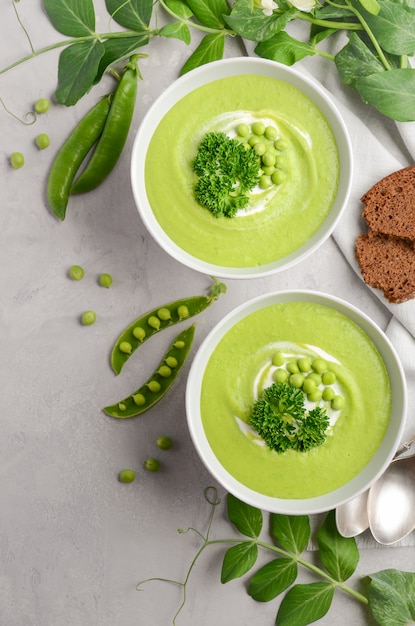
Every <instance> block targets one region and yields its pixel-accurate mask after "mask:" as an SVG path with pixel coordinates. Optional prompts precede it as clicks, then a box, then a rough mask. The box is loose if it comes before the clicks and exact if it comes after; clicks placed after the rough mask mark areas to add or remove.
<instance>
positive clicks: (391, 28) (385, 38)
mask: <svg viewBox="0 0 415 626" xmlns="http://www.w3.org/2000/svg"><path fill="white" fill-rule="evenodd" d="M363 15H364V18H365V20H366V22H367V23H368V25H369V27H370V29H371V31H372V32H373V34H374V36H375V37H376V39H377V40H378V42H379V45H380V46H381V47H382V48H383V50H386V52H390V53H391V54H398V55H401V54H408V55H412V54H413V53H414V51H415V10H414V9H413V8H411V7H409V6H407V5H404V4H401V3H399V2H396V1H395V0H382V4H381V10H380V11H379V13H378V15H372V14H370V13H368V12H367V11H363Z"/></svg>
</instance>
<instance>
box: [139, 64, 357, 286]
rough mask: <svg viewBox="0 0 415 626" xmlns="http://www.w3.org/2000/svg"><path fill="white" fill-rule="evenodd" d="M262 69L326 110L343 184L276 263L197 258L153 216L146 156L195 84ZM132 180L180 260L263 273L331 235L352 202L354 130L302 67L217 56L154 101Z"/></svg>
mask: <svg viewBox="0 0 415 626" xmlns="http://www.w3.org/2000/svg"><path fill="white" fill-rule="evenodd" d="M249 72H250V73H260V74H261V75H264V76H269V77H272V78H276V79H279V80H286V82H290V84H292V85H293V86H294V87H296V88H297V89H299V90H301V91H303V92H304V93H305V95H306V96H308V97H309V98H310V99H311V100H312V101H313V102H314V103H315V104H316V105H317V106H318V107H319V109H320V110H321V111H322V113H323V114H324V115H325V117H326V119H327V121H328V123H329V125H330V127H331V129H332V132H333V134H334V136H335V139H336V143H337V147H338V152H339V159H340V174H339V186H338V190H337V195H336V198H335V200H334V203H333V205H332V207H331V209H330V213H329V214H328V216H327V217H326V219H325V220H324V222H323V224H321V225H320V227H319V228H318V230H317V231H316V232H315V233H314V234H313V235H312V236H311V237H310V238H309V239H308V241H307V242H305V243H304V244H303V245H302V246H300V247H299V248H298V249H297V250H295V251H294V252H292V253H290V254H289V255H287V256H286V257H283V258H282V259H278V260H276V261H274V262H272V263H268V264H264V265H259V266H254V267H249V268H232V267H227V266H222V265H216V264H214V263H209V262H207V261H203V260H201V259H198V258H197V257H195V256H193V255H191V254H189V253H188V252H186V251H185V250H183V249H182V248H180V247H179V246H178V245H177V244H176V243H175V242H174V241H173V240H172V239H171V238H170V237H169V236H168V235H167V234H166V233H165V232H164V230H163V229H162V228H161V226H160V224H159V223H158V221H157V219H156V218H155V217H154V215H153V212H152V210H151V207H150V204H149V202H148V199H147V194H146V190H145V176H144V167H145V157H146V153H147V148H148V145H149V143H150V140H151V137H152V135H153V133H154V131H155V129H156V128H157V125H158V123H159V122H160V120H161V119H162V118H163V116H164V115H165V114H166V113H167V112H168V111H169V110H170V108H171V107H172V106H173V105H174V104H175V103H176V102H178V101H179V100H180V99H181V98H183V97H184V96H185V95H187V94H188V93H190V92H191V91H193V90H194V89H196V88H198V87H200V86H202V85H204V84H206V83H208V82H212V81H214V80H217V79H219V78H225V77H229V76H235V75H239V74H246V73H249ZM130 179H131V187H132V192H133V197H134V201H135V204H136V207H137V210H138V213H139V215H140V217H141V220H142V221H143V223H144V225H145V227H146V229H147V230H148V232H149V233H150V234H151V235H152V237H153V238H154V240H155V241H156V242H157V243H158V245H160V247H161V248H162V249H163V250H164V251H165V252H166V253H167V254H169V255H170V256H171V257H173V258H174V259H175V260H176V261H179V262H180V263H182V264H183V265H185V266H187V267H190V268H191V269H194V270H196V271H198V272H201V273H203V274H207V275H210V276H212V275H214V276H217V277H218V278H228V279H233V278H235V279H249V278H262V277H265V276H270V275H273V274H276V273H277V272H279V271H283V270H286V269H289V268H291V267H293V266H294V265H296V264H297V263H300V262H301V261H303V260H304V259H305V258H307V257H308V256H309V255H311V254H312V253H313V252H315V251H316V250H317V249H318V248H319V247H320V246H321V245H323V243H324V242H325V241H326V240H327V239H328V237H330V235H331V234H332V232H333V230H334V229H335V227H336V226H337V224H338V222H339V220H340V218H341V217H342V215H343V211H344V209H345V207H346V205H347V202H348V199H349V196H350V192H351V185H352V179H353V150H352V144H351V139H350V135H349V131H348V129H347V126H346V123H345V121H344V120H343V117H342V115H341V113H340V111H339V109H338V108H337V106H336V104H335V103H334V101H333V99H332V96H331V94H329V93H328V92H327V91H326V90H325V89H324V88H323V86H321V85H320V84H318V83H317V82H316V81H314V80H313V79H312V78H311V77H308V76H306V75H303V74H302V73H300V72H299V71H298V70H297V69H294V68H292V67H290V66H287V65H283V64H281V63H278V62H276V61H271V60H269V59H263V58H261V57H232V58H228V59H221V60H218V61H212V62H210V63H207V64H205V65H202V66H200V67H198V68H195V69H193V70H191V71H190V72H188V73H186V74H184V75H183V76H181V77H179V78H178V79H176V80H175V81H174V82H173V83H171V84H170V85H169V86H168V87H167V89H166V90H165V91H164V92H163V93H161V94H160V95H159V96H158V97H157V98H156V100H155V101H154V102H153V103H152V105H151V106H150V108H149V109H148V110H147V112H146V114H145V116H144V117H143V119H142V121H141V123H140V125H139V128H138V131H137V134H136V136H135V139H134V142H133V146H132V152H131V162H130Z"/></svg>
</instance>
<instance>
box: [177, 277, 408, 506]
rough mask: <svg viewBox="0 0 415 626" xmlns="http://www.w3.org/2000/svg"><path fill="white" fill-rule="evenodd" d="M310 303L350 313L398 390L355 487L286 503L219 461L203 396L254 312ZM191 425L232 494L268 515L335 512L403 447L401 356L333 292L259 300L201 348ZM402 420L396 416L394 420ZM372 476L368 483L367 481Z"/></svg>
mask: <svg viewBox="0 0 415 626" xmlns="http://www.w3.org/2000/svg"><path fill="white" fill-rule="evenodd" d="M288 301H290V302H292V301H309V302H314V303H318V304H322V305H325V306H328V307H332V308H335V310H337V311H339V312H341V313H343V314H345V315H346V316H347V317H349V318H350V319H351V320H352V321H354V322H355V323H356V324H358V325H359V326H360V327H361V328H362V330H363V331H364V332H366V334H367V335H368V336H369V337H370V338H371V339H372V341H373V342H374V344H375V345H376V347H377V349H378V351H379V353H380V354H381V356H382V358H383V359H384V361H385V365H386V368H387V370H388V374H389V377H390V381H391V387H392V392H393V393H392V408H391V418H390V420H389V425H388V428H387V432H386V434H385V436H384V438H383V441H382V443H381V444H380V446H379V448H378V450H377V452H376V453H375V455H374V456H373V457H372V459H371V460H370V461H369V463H368V464H367V465H366V466H365V467H364V468H363V469H362V470H361V471H360V472H359V474H357V476H355V477H354V478H352V479H351V480H350V481H349V482H347V483H346V484H345V485H342V486H341V487H339V488H338V489H335V490H334V491H331V492H329V493H327V494H323V495H321V496H317V497H312V498H303V499H283V498H275V497H271V496H267V495H264V494H261V493H258V492H256V491H254V490H252V489H250V488H249V487H246V486H245V485H243V484H242V483H240V482H239V481H237V480H236V479H235V478H234V477H233V476H232V475H231V474H230V473H229V472H228V471H227V470H226V469H225V468H224V467H223V466H222V464H221V463H220V462H219V461H218V459H217V458H216V456H215V454H214V452H213V450H212V449H211V447H210V444H209V442H208V440H207V437H206V435H205V432H204V429H203V424H202V420H201V416H200V392H201V386H202V379H203V372H204V368H205V366H206V364H207V362H208V360H209V358H210V356H211V354H212V352H213V350H214V348H215V347H216V345H217V344H218V342H219V341H220V340H221V339H222V337H223V336H224V335H225V334H226V332H227V331H228V330H229V329H230V328H232V327H233V325H234V324H235V323H236V322H238V321H240V320H241V319H243V318H244V317H245V316H246V315H248V314H249V313H251V312H253V311H256V310H258V309H260V308H262V307H263V306H268V305H270V304H276V303H281V302H288ZM185 407H186V420H187V425H188V429H189V433H190V436H191V439H192V442H193V444H194V446H195V448H196V451H197V453H198V455H199V457H200V459H201V461H202V462H203V464H204V465H205V467H206V469H207V470H208V471H209V472H210V474H211V475H212V476H213V477H214V478H215V479H216V480H217V482H218V483H219V484H221V485H222V487H224V488H225V489H226V490H227V491H228V492H230V493H232V494H233V495H234V496H236V497H237V498H239V499H240V500H242V501H243V502H246V503H247V504H250V505H252V506H255V507H257V508H259V509H262V510H264V511H269V512H273V513H280V514H287V515H304V514H306V515H311V514H316V513H323V512H327V511H329V510H332V509H335V508H337V507H338V506H340V505H341V504H343V503H344V502H346V501H348V500H350V499H352V498H353V497H355V496H357V495H359V494H360V493H363V492H364V491H366V490H367V489H368V488H369V487H370V486H371V485H372V484H373V483H374V482H375V481H376V480H377V479H378V478H379V477H380V476H381V474H382V473H383V472H384V471H385V469H386V467H387V466H388V465H389V463H390V462H391V460H392V458H393V456H394V454H395V452H396V450H397V448H398V446H399V445H400V443H401V438H402V435H403V431H404V427H405V419H406V413H407V386H406V378H405V373H404V370H403V366H402V364H401V361H400V359H399V357H398V354H397V352H396V350H395V348H394V346H393V344H392V343H391V341H390V340H389V338H388V337H387V335H386V334H385V333H384V332H383V330H382V329H381V328H380V327H379V326H378V325H377V324H376V323H375V322H374V321H373V320H371V318H370V317H369V316H368V315H367V314H366V313H364V312H363V311H361V310H360V309H358V308H357V307H356V306H354V305H353V304H350V303H348V302H347V301H345V300H343V299H341V298H339V297H337V296H333V295H330V294H328V293H324V292H320V291H316V290H307V289H290V290H284V291H273V292H270V293H267V294H262V295H260V296H256V297H254V298H252V299H250V300H248V301H246V302H244V303H242V304H240V305H239V306H237V307H236V308H234V309H233V310H231V311H230V312H229V313H228V314H227V315H226V316H225V317H224V318H223V319H222V320H221V321H220V322H218V323H217V324H216V325H215V326H214V327H213V328H212V330H211V331H210V332H209V334H208V335H207V336H206V338H205V339H204V340H203V342H202V343H201V345H200V346H199V348H198V350H197V352H196V355H195V357H194V359H193V362H192V364H191V366H190V369H189V374H188V378H187V384H186V391H185ZM394 416H396V417H394ZM366 475H367V478H365V476H366Z"/></svg>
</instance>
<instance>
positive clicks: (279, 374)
mask: <svg viewBox="0 0 415 626" xmlns="http://www.w3.org/2000/svg"><path fill="white" fill-rule="evenodd" d="M273 378H274V380H275V382H276V383H285V381H286V380H287V379H288V372H287V370H284V369H282V368H279V369H277V370H275V372H274V374H273Z"/></svg>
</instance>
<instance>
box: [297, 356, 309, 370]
mask: <svg viewBox="0 0 415 626" xmlns="http://www.w3.org/2000/svg"><path fill="white" fill-rule="evenodd" d="M297 365H298V369H299V370H300V372H309V371H310V370H311V363H310V360H309V359H307V357H302V358H300V359H298V361H297Z"/></svg>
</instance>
